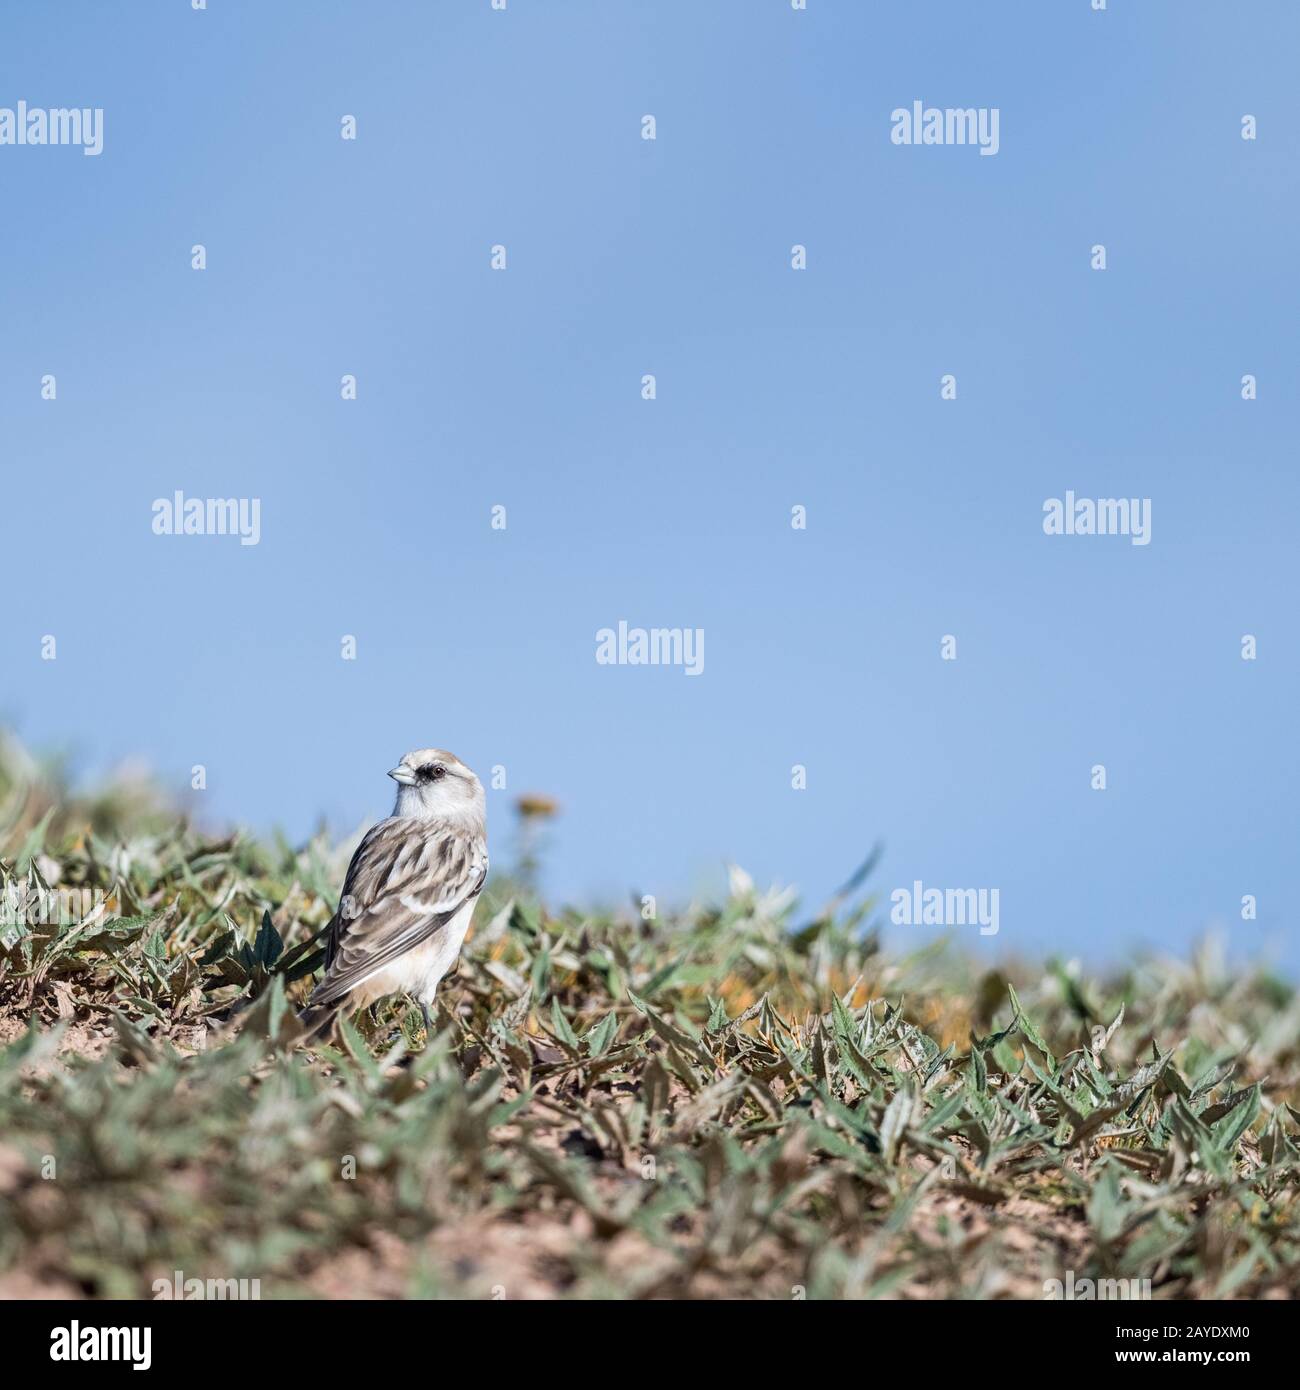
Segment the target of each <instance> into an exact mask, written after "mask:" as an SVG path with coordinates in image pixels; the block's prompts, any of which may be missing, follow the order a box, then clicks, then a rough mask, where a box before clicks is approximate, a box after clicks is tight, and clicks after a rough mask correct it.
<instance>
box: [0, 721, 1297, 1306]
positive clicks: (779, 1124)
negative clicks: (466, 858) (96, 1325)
mask: <svg viewBox="0 0 1300 1390" xmlns="http://www.w3.org/2000/svg"><path fill="white" fill-rule="evenodd" d="M498 836H500V828H499V827H498ZM347 848H348V847H347V846H343V847H340V846H335V845H331V844H329V843H327V842H326V841H325V840H324V839H321V838H317V839H314V840H313V841H311V842H310V843H309V844H307V845H305V846H301V847H292V846H290V845H288V844H286V843H283V842H280V843H274V844H267V843H259V842H257V841H255V840H252V839H249V838H246V837H244V836H242V835H230V836H221V837H213V836H209V835H204V834H202V833H200V832H198V831H196V830H195V829H194V828H192V827H191V826H189V825H187V824H186V823H185V822H184V820H183V819H182V818H180V817H179V816H178V815H177V813H176V812H175V810H174V809H173V808H170V807H169V806H167V805H166V804H165V802H163V801H162V800H161V799H160V798H159V797H158V796H157V795H156V794H155V793H153V792H152V791H150V789H149V788H148V787H147V786H144V785H139V784H136V785H117V786H115V787H112V788H109V789H108V790H107V791H106V792H104V793H103V794H102V795H100V796H98V797H93V798H78V797H71V796H69V795H67V794H66V793H65V792H63V791H62V790H61V789H60V788H59V786H58V779H57V777H55V776H52V775H51V774H49V773H48V772H43V771H42V770H41V769H39V768H37V767H36V766H35V765H34V764H33V763H32V762H31V760H30V759H29V758H27V756H26V754H24V753H23V751H22V750H21V749H20V748H18V747H17V746H16V745H15V744H14V743H13V742H12V741H8V742H5V743H3V744H0V879H2V880H3V887H4V888H5V890H6V891H8V892H9V893H10V894H11V895H17V894H24V895H25V894H29V893H30V894H37V893H39V892H40V891H41V890H42V889H43V888H44V887H46V886H49V887H52V888H53V889H55V890H58V889H62V890H65V892H66V891H67V890H71V889H77V890H82V889H85V890H89V892H90V894H91V895H92V896H94V895H95V894H96V893H98V895H99V896H100V898H101V899H102V904H103V906H102V910H101V912H100V914H99V915H98V916H96V917H95V918H94V919H93V920H91V921H89V922H80V923H72V924H66V925H63V926H59V925H55V924H50V925H39V924H37V925H30V924H28V923H24V922H21V921H12V920H11V921H9V922H8V924H7V925H5V926H3V927H0V1048H2V1050H0V1296H5V1295H7V1296H20V1297H21V1296H45V1295H55V1294H70V1295H73V1296H91V1297H96V1296H119V1297H149V1296H151V1289H152V1284H153V1281H154V1280H158V1279H166V1280H168V1281H170V1280H171V1278H172V1274H173V1271H176V1270H180V1271H182V1272H183V1274H184V1275H185V1276H186V1277H187V1278H188V1277H197V1278H218V1279H230V1278H235V1279H238V1278H244V1279H257V1280H259V1281H260V1289H261V1294H262V1296H263V1297H277V1296H279V1297H293V1296H313V1295H316V1296H326V1297H340V1296H368V1297H373V1296H445V1297H469V1298H492V1297H506V1298H523V1297H718V1296H730V1297H743V1298H778V1299H789V1298H798V1297H807V1298H846V1297H847V1298H871V1297H889V1296H906V1297H927V1298H997V1297H1027V1298H1042V1297H1043V1296H1044V1281H1045V1280H1049V1279H1053V1278H1059V1279H1062V1280H1064V1279H1065V1278H1066V1272H1067V1271H1073V1278H1074V1281H1075V1284H1076V1285H1077V1284H1078V1282H1079V1281H1080V1280H1082V1279H1085V1278H1091V1279H1145V1280H1150V1294H1151V1296H1152V1297H1154V1298H1157V1299H1162V1298H1209V1297H1267V1296H1284V1295H1286V1294H1287V1293H1288V1292H1290V1291H1292V1290H1293V1289H1294V1288H1295V1287H1296V1285H1297V1283H1298V1282H1300V1204H1298V1202H1297V1179H1298V1177H1300V1158H1298V1156H1297V1148H1296V1121H1297V1112H1296V1111H1295V1110H1294V1109H1293V1108H1292V1106H1293V1105H1294V1104H1295V1103H1296V1101H1297V1099H1298V1097H1297V1090H1296V1080H1297V1058H1298V1048H1300V1043H1298V1039H1300V1000H1298V998H1297V995H1296V992H1295V990H1294V989H1293V987H1292V986H1291V985H1289V984H1287V983H1285V982H1282V981H1280V980H1278V979H1276V978H1273V977H1271V976H1269V975H1268V974H1266V973H1262V972H1244V973H1240V972H1239V973H1235V974H1234V973H1230V972H1228V971H1226V970H1225V969H1224V968H1223V966H1222V965H1221V964H1219V963H1218V961H1217V958H1216V956H1215V955H1214V953H1213V952H1212V951H1210V950H1205V951H1202V952H1201V953H1200V954H1199V955H1198V956H1197V957H1196V958H1195V959H1194V960H1192V961H1191V962H1188V963H1182V962H1176V961H1162V960H1152V961H1146V962H1140V963H1136V964H1134V965H1132V966H1131V967H1129V968H1127V969H1126V970H1124V971H1122V972H1120V973H1117V974H1115V975H1114V976H1113V977H1111V978H1106V979H1098V980H1090V979H1085V978H1082V977H1081V976H1080V975H1079V974H1078V973H1077V972H1075V971H1073V970H1071V969H1070V968H1068V967H1067V966H1064V965H1062V964H1060V963H1048V964H1046V965H1041V964H1040V965H1036V966H1024V965H1021V966H1017V965H1009V966H1006V967H1005V968H997V969H988V968H987V967H975V966H972V965H971V963H970V962H969V961H966V960H964V959H962V958H961V957H959V956H957V955H956V954H954V953H952V952H951V951H949V950H948V949H946V948H944V947H932V948H929V949H925V950H921V951H918V952H916V953H915V954H912V955H910V956H906V957H902V958H896V959H890V958H886V957H885V956H884V955H883V954H882V953H881V951H880V949H879V945H878V943H877V940H876V937H875V935H874V933H873V932H872V931H871V929H870V925H869V923H870V919H871V910H872V904H871V900H870V898H867V899H864V900H858V901H857V902H856V903H853V902H847V901H846V902H841V903H837V904H834V905H832V907H831V908H829V909H827V910H826V911H824V912H821V913H817V914H811V915H800V914H799V911H798V908H797V904H795V903H794V901H793V900H792V898H791V896H790V895H788V894H783V893H777V892H767V893H765V892H761V891H758V890H756V889H755V888H754V886H753V885H752V884H751V883H750V882H749V881H748V880H747V879H746V878H745V877H744V875H743V874H740V873H735V874H733V878H732V883H731V891H730V895H729V897H728V898H727V900H726V901H725V902H723V903H721V904H718V905H714V906H697V907H693V908H691V909H690V910H688V911H685V912H683V913H681V914H679V915H671V916H669V915H666V916H661V917H660V918H659V919H658V920H655V921H651V922H645V921H641V920H640V919H639V918H638V917H637V916H636V915H634V914H633V913H631V912H624V913H622V914H619V913H609V912H593V913H585V912H580V911H576V910H572V909H565V910H560V911H554V912H553V911H551V910H550V909H548V908H547V907H546V906H544V905H543V904H542V903H540V902H539V901H537V899H536V898H535V896H533V895H532V894H531V893H530V892H529V891H528V890H527V889H526V888H525V887H523V886H522V885H521V884H520V883H517V882H516V883H512V882H511V880H510V878H509V877H508V876H507V875H506V874H503V873H496V872H494V875H493V878H492V880H491V882H490V885H489V891H488V892H487V893H486V894H485V897H484V900H483V901H482V902H481V904H480V906H479V909H478V915H477V918H476V925H475V929H474V932H473V934H472V936H471V938H470V940H469V942H468V943H467V945H466V948H465V951H464V953H463V955H462V958H461V963H460V968H459V971H458V972H457V973H456V974H455V975H453V976H452V977H450V978H449V979H448V981H446V982H445V984H444V987H443V990H442V992H441V995H440V1003H439V1012H438V1016H437V1018H436V1020H435V1026H434V1029H433V1036H432V1037H426V1036H425V1033H424V1028H423V1024H422V1021H421V1019H420V1015H419V1012H418V1010H417V1009H416V1008H415V1007H414V1005H413V1004H411V1003H410V1001H407V1000H402V999H398V1000H394V1001H392V1002H391V1003H390V1004H388V1005H386V1006H384V1007H383V1008H382V1009H381V1010H380V1011H379V1012H378V1014H377V1016H375V1017H371V1016H370V1015H369V1014H362V1015H359V1016H358V1017H357V1018H356V1019H355V1020H354V1022H353V1026H350V1027H349V1028H348V1030H347V1033H346V1036H345V1038H344V1043H343V1046H341V1047H340V1048H338V1049H322V1050H320V1051H316V1052H310V1053H308V1052H304V1051H302V1050H301V1049H298V1048H296V1047H294V1046H293V1045H292V1042H291V1040H290V1034H291V1032H292V1028H291V1020H292V1014H293V1006H294V1004H295V1003H296V1002H298V1001H299V1000H300V999H301V998H302V996H303V995H304V994H305V993H306V991H307V989H308V988H309V979H308V976H309V974H310V972H311V971H312V970H313V969H314V968H315V967H316V965H317V964H318V956H319V949H318V945H317V943H316V940H315V938H316V935H317V933H318V932H319V931H320V929H321V928H322V927H323V925H324V924H325V922H326V921H327V920H328V917H329V914H330V911H331V908H332V905H333V903H334V899H335V895H336V894H337V892H338V890H339V884H340V882H341V879H342V872H343V868H344V867H345V864H346V858H347V853H346V851H347ZM18 915H19V916H21V915H22V914H18ZM1288 1102H1289V1103H1288Z"/></svg>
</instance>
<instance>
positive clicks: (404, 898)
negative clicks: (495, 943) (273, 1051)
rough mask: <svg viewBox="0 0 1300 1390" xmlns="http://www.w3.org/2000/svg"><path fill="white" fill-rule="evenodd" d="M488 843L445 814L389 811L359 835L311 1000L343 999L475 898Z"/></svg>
mask: <svg viewBox="0 0 1300 1390" xmlns="http://www.w3.org/2000/svg"><path fill="white" fill-rule="evenodd" d="M487 867H488V860H487V845H486V843H485V842H484V840H483V838H482V836H477V835H476V836H467V835H465V834H464V833H463V832H462V831H460V830H459V829H458V828H455V827H453V826H451V825H448V824H447V823H446V822H443V821H426V820H414V819H409V818H405V817H396V816H394V817H392V818H390V819H389V820H386V821H380V823H379V824H378V825H376V826H375V827H374V828H373V829H372V830H371V831H370V832H369V833H368V834H367V835H366V837H365V839H364V840H362V841H361V844H360V845H359V846H358V847H357V852H356V853H355V854H354V855H353V856H352V863H351V864H350V865H349V866H348V872H347V877H346V878H345V879H344V881H343V896H342V899H341V901H340V904H339V910H338V912H337V913H336V914H335V916H334V920H333V922H332V923H331V924H330V936H329V945H328V946H327V948H326V951H327V954H326V969H325V976H324V978H323V979H322V980H321V982H320V984H318V985H317V986H316V989H315V990H314V992H313V993H312V996H311V1001H310V1002H311V1003H312V1004H330V1003H334V1002H335V1001H337V1000H339V999H342V998H343V996H344V995H346V994H348V993H349V992H350V991H351V990H353V989H355V988H356V987H357V985H359V984H361V983H362V982H363V981H364V980H366V979H367V978H369V977H370V976H371V975H374V974H375V973H376V972H377V971H379V970H381V969H382V968H383V967H384V966H385V965H387V964H388V963H389V962H390V961H393V960H396V958H397V957H398V956H400V955H404V954H405V953H406V952H407V951H409V950H411V948H412V947H414V946H418V945H420V944H421V943H422V942H425V941H427V940H428V939H429V938H430V937H431V936H433V935H434V933H435V932H438V931H441V930H442V928H443V927H444V926H446V924H447V923H448V922H449V921H451V919H452V918H453V917H454V916H455V915H456V913H457V912H459V911H460V909H461V908H462V907H464V906H465V904H466V903H467V902H469V901H470V900H471V899H472V898H474V897H476V896H477V894H478V892H479V890H480V889H481V888H482V887H483V880H484V879H485V878H486V877H487Z"/></svg>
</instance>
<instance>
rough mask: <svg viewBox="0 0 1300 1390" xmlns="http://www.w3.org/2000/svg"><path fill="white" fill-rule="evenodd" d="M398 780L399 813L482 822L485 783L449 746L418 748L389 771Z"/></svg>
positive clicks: (465, 822)
mask: <svg viewBox="0 0 1300 1390" xmlns="http://www.w3.org/2000/svg"><path fill="white" fill-rule="evenodd" d="M388 775H389V776H390V777H391V778H392V779H393V780H394V781H395V782H396V783H397V802H396V804H395V805H394V807H393V814H394V815H395V816H416V817H419V818H421V819H425V820H433V819H443V820H451V821H460V822H462V823H464V824H467V825H468V824H477V825H482V823H483V821H484V819H485V816H486V806H485V803H484V798H483V784H482V783H481V782H480V781H479V780H478V778H477V777H475V776H474V774H473V773H472V772H471V771H470V770H469V768H467V767H466V766H465V764H464V763H463V762H461V760H460V759H459V758H458V757H457V756H456V755H455V754H454V753H448V752H447V750H446V749H445V748H417V749H416V750H415V752H413V753H408V754H407V755H406V756H405V757H404V758H403V759H402V761H401V762H400V763H398V764H397V766H396V767H395V768H393V769H392V771H391V772H389V774H388Z"/></svg>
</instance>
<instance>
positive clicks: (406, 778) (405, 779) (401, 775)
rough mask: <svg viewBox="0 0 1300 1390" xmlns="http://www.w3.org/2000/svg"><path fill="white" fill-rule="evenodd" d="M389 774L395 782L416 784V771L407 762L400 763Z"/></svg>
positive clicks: (406, 785) (407, 784)
mask: <svg viewBox="0 0 1300 1390" xmlns="http://www.w3.org/2000/svg"><path fill="white" fill-rule="evenodd" d="M388 775H389V776H390V777H391V778H392V779H393V781H394V782H400V783H401V784H402V786H404V787H413V786H414V785H415V773H413V772H412V771H411V769H410V768H409V767H407V766H406V764H405V763H398V764H397V766H396V767H395V768H393V770H392V771H391V772H390V773H389V774H388Z"/></svg>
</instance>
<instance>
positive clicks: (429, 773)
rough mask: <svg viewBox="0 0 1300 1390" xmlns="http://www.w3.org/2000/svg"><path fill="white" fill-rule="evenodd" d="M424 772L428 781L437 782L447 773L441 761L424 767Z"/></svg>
mask: <svg viewBox="0 0 1300 1390" xmlns="http://www.w3.org/2000/svg"><path fill="white" fill-rule="evenodd" d="M424 774H425V776H426V777H428V779H429V781H430V782H437V781H439V780H440V779H441V778H443V777H445V776H446V775H447V769H446V768H445V767H443V765H442V764H441V763H432V764H431V765H430V766H429V767H426V768H425V769H424Z"/></svg>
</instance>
